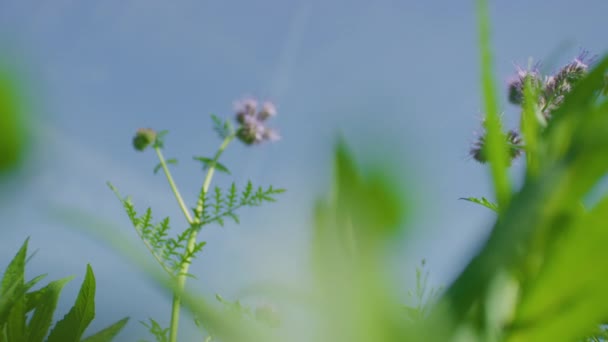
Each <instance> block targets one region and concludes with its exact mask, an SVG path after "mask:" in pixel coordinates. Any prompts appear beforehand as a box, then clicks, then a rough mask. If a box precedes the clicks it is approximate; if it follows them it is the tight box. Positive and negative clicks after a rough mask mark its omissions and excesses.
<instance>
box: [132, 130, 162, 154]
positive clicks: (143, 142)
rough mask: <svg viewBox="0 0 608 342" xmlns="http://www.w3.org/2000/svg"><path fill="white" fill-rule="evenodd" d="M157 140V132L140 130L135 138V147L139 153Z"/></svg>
mask: <svg viewBox="0 0 608 342" xmlns="http://www.w3.org/2000/svg"><path fill="white" fill-rule="evenodd" d="M155 140H156V131H155V130H153V129H151V128H140V129H138V130H137V133H135V137H133V147H134V148H135V149H136V150H138V151H143V150H145V149H146V147H148V146H149V145H150V144H152V143H154V141H155Z"/></svg>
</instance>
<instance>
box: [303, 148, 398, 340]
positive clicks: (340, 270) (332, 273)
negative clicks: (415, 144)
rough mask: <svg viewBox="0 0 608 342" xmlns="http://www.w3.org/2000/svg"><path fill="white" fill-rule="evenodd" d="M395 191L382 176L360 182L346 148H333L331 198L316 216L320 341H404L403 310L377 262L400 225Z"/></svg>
mask: <svg viewBox="0 0 608 342" xmlns="http://www.w3.org/2000/svg"><path fill="white" fill-rule="evenodd" d="M398 188H399V187H397V186H395V185H394V184H393V183H392V182H391V179H388V178H384V176H383V175H382V174H381V173H378V172H377V173H375V174H372V175H370V176H368V177H365V176H364V175H363V174H362V172H360V170H359V168H358V167H357V166H356V164H355V163H354V161H353V159H352V157H351V155H350V153H349V152H348V149H347V148H346V145H345V144H344V143H340V144H338V146H337V147H336V152H335V178H334V183H333V186H332V195H331V196H330V198H329V200H327V201H323V202H318V203H317V207H316V211H315V232H314V239H313V258H314V268H315V275H316V291H315V294H316V295H317V296H319V299H318V300H316V301H315V302H317V303H321V304H320V306H319V307H318V308H317V309H318V312H317V313H318V314H319V317H320V320H321V321H322V322H324V323H323V325H322V326H321V330H320V331H321V332H320V334H321V336H322V337H320V338H319V339H320V340H323V341H351V342H358V341H401V340H406V337H405V330H404V326H403V323H404V322H403V321H402V320H403V319H405V317H404V315H403V307H402V306H400V305H397V303H396V301H395V300H394V298H391V295H390V293H391V291H390V289H388V288H387V287H386V286H387V284H388V283H387V281H386V274H384V271H385V270H384V267H383V266H382V265H383V263H382V262H381V257H380V254H381V249H382V248H383V247H384V246H385V245H384V244H383V242H386V240H388V238H390V237H393V236H395V233H396V232H397V231H398V228H400V225H401V223H402V221H403V216H404V205H403V203H404V201H403V200H402V199H401V198H400V196H399V195H398V192H397V191H398Z"/></svg>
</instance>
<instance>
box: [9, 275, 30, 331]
mask: <svg viewBox="0 0 608 342" xmlns="http://www.w3.org/2000/svg"><path fill="white" fill-rule="evenodd" d="M21 286H22V285H21ZM25 318H26V312H25V296H24V295H21V296H19V298H18V299H17V300H15V302H14V303H13V307H12V308H11V311H10V313H9V316H8V322H7V324H6V337H7V340H8V341H15V342H22V341H25Z"/></svg>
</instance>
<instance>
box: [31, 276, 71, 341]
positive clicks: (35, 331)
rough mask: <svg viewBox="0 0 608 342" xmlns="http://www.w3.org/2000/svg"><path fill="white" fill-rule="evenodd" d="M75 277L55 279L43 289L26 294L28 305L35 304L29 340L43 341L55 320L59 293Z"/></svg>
mask: <svg viewBox="0 0 608 342" xmlns="http://www.w3.org/2000/svg"><path fill="white" fill-rule="evenodd" d="M73 278H74V277H66V278H63V279H60V280H56V281H53V282H51V283H49V284H48V285H47V286H45V287H43V288H42V289H40V290H38V291H35V292H33V293H28V295H27V296H26V302H27V306H28V307H30V306H34V307H35V311H34V314H33V315H32V318H31V320H30V322H29V324H28V327H27V330H28V342H38V341H39V342H42V340H43V339H44V337H45V336H46V335H47V333H48V330H49V328H50V326H51V322H52V321H53V314H54V313H55V309H56V308H57V302H58V301H59V295H60V294H61V291H62V290H63V287H64V286H65V284H67V283H68V282H69V281H70V280H72V279H73Z"/></svg>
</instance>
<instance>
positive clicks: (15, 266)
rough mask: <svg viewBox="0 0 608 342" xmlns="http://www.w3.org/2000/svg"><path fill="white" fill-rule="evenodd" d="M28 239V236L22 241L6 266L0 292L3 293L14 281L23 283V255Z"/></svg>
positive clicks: (24, 254)
mask: <svg viewBox="0 0 608 342" xmlns="http://www.w3.org/2000/svg"><path fill="white" fill-rule="evenodd" d="M29 240H30V238H27V239H25V242H23V245H21V248H19V251H18V252H17V254H15V256H14V257H13V260H11V262H10V264H9V265H8V266H7V267H6V270H5V271H4V277H3V278H2V287H1V289H0V294H5V292H6V291H7V289H8V288H10V287H12V285H13V284H14V283H15V282H21V283H23V281H24V278H25V256H26V255H27V245H28V242H29Z"/></svg>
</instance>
